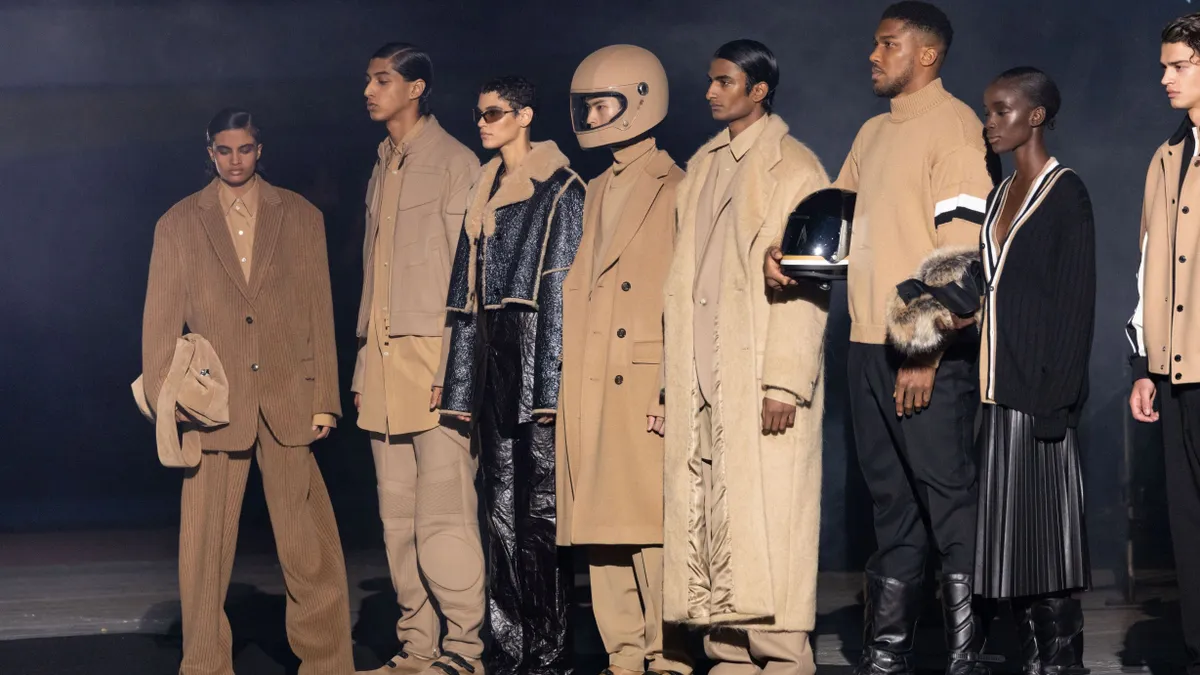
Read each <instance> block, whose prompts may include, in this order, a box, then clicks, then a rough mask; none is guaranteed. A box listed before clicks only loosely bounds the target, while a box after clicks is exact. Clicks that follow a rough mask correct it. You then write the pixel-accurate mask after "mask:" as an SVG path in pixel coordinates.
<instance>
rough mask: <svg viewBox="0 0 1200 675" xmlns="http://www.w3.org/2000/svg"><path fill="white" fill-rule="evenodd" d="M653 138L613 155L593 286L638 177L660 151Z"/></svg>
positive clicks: (603, 200) (595, 252) (602, 204)
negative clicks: (657, 151)
mask: <svg viewBox="0 0 1200 675" xmlns="http://www.w3.org/2000/svg"><path fill="white" fill-rule="evenodd" d="M657 149H658V148H657V146H656V145H655V143H654V139H653V138H647V139H645V140H642V141H640V142H638V143H635V144H633V145H630V146H629V147H625V148H621V149H620V150H617V151H616V152H614V153H613V167H612V169H613V175H612V178H610V179H609V180H608V186H607V187H606V188H605V190H604V195H603V196H602V197H601V199H600V227H598V228H597V229H596V243H595V246H594V248H593V249H592V253H593V255H594V258H593V260H592V283H593V285H594V284H595V282H596V279H597V278H598V277H599V276H600V274H601V273H602V272H603V271H604V270H602V269H600V266H601V265H603V264H604V257H605V256H606V255H607V254H608V244H609V242H611V241H612V237H613V233H615V232H616V231H617V226H618V225H619V224H620V222H621V214H622V213H623V212H624V210H625V202H627V201H629V195H630V194H631V193H632V192H633V186H634V185H636V184H637V179H638V176H639V175H641V173H642V170H643V169H644V168H645V166H646V164H647V163H648V162H649V161H650V159H651V158H652V157H654V150H657Z"/></svg>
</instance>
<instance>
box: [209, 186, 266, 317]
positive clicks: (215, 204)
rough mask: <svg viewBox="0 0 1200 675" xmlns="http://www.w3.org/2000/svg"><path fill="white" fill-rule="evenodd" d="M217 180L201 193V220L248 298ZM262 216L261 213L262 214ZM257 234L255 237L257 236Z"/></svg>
mask: <svg viewBox="0 0 1200 675" xmlns="http://www.w3.org/2000/svg"><path fill="white" fill-rule="evenodd" d="M217 180H219V179H215V180H213V182H212V183H209V185H208V187H206V188H204V190H203V191H202V192H201V193H200V199H199V202H198V206H199V207H200V221H201V222H202V223H204V232H205V234H207V235H208V240H209V243H211V244H212V247H213V251H215V252H216V254H217V259H218V260H220V261H221V266H222V267H224V268H225V272H226V274H228V275H229V278H230V279H231V280H232V281H233V283H234V284H235V285H236V286H237V287H238V290H239V291H241V293H242V295H244V296H246V299H249V298H250V290H249V288H248V287H247V285H246V276H245V275H244V274H243V273H242V267H241V265H239V264H238V257H237V251H236V250H234V248H233V237H231V236H230V235H229V226H228V225H227V224H226V223H225V214H223V213H221V200H220V199H218V198H217ZM260 216H261V214H260ZM257 236H258V235H257V234H256V235H255V237H256V238H257Z"/></svg>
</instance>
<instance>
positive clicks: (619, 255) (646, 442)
mask: <svg viewBox="0 0 1200 675" xmlns="http://www.w3.org/2000/svg"><path fill="white" fill-rule="evenodd" d="M651 152H653V153H654V155H653V156H652V157H651V158H650V159H649V161H648V163H647V164H646V165H645V166H644V167H641V168H639V169H637V170H638V171H639V172H640V175H638V176H637V178H636V182H634V183H633V187H632V191H631V192H630V195H629V198H628V200H627V201H626V202H625V205H624V208H623V209H622V210H621V217H620V220H619V222H618V224H617V226H616V229H615V231H614V234H613V241H612V242H611V243H610V244H609V245H608V246H607V247H606V248H605V251H604V257H603V258H602V261H601V263H600V268H599V270H595V269H593V268H594V260H595V251H594V246H595V236H594V230H595V229H596V228H599V227H600V226H601V225H600V207H601V201H603V198H604V195H605V194H606V192H607V188H608V184H609V181H610V180H612V178H613V170H612V168H611V167H610V168H609V169H608V170H606V171H605V172H604V173H602V174H600V175H599V176H598V177H596V179H595V180H593V181H592V182H591V183H590V184H589V185H588V191H587V199H586V201H585V202H584V209H583V222H584V233H583V239H582V242H581V244H580V246H579V253H578V254H577V255H576V256H575V264H574V265H572V266H571V271H570V272H569V273H568V274H567V278H566V281H565V283H564V288H563V371H562V385H561V389H560V391H559V399H558V402H559V415H558V425H557V427H558V428H557V440H556V442H555V454H556V457H557V459H556V463H555V466H556V470H557V485H558V489H557V492H558V497H557V504H558V543H559V545H560V546H570V545H572V544H630V545H633V544H640V545H646V544H661V543H662V472H663V468H662V466H663V465H662V461H663V440H662V438H661V437H659V436H658V435H657V434H654V433H647V432H646V416H647V415H649V414H654V415H661V414H662V412H661V405H660V402H659V389H660V387H661V386H662V385H661V381H660V377H661V374H660V372H659V371H660V367H661V361H662V349H663V322H662V299H663V295H662V288H663V280H664V279H665V278H666V275H667V267H668V266H669V264H670V260H671V251H672V240H673V238H674V236H675V189H676V186H677V185H678V184H679V182H680V181H681V180H683V171H681V170H680V169H679V167H677V166H675V162H674V161H673V160H672V159H671V156H670V155H668V154H667V153H666V152H665V151H663V150H657V149H656V150H653V151H651ZM626 170H627V171H633V170H634V169H633V168H630V169H626Z"/></svg>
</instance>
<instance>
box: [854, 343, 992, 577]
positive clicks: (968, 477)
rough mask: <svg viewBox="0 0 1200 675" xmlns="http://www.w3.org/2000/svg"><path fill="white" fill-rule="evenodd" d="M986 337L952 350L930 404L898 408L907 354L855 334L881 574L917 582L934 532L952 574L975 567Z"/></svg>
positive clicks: (871, 565) (857, 390) (857, 429)
mask: <svg viewBox="0 0 1200 675" xmlns="http://www.w3.org/2000/svg"><path fill="white" fill-rule="evenodd" d="M978 348H979V346H978V342H975V341H973V340H963V341H962V342H961V343H960V344H957V345H955V346H953V347H951V349H950V350H949V351H948V352H947V353H946V355H945V357H944V358H943V359H942V362H941V365H940V367H939V368H938V371H937V377H936V380H935V381H934V387H933V396H932V398H931V400H930V404H929V407H928V408H926V409H925V410H923V411H921V412H919V413H916V414H914V415H912V416H911V417H897V416H896V404H895V400H894V399H893V396H892V394H893V392H894V390H895V387H896V372H897V370H898V369H899V367H900V364H901V363H902V361H903V359H902V357H901V356H900V355H899V354H897V353H896V352H895V351H894V350H892V349H890V348H888V347H886V346H884V345H872V344H862V343H855V342H852V343H851V344H850V351H849V354H848V357H847V359H848V363H849V368H848V371H849V373H848V374H849V388H850V411H851V416H852V418H853V424H854V444H855V446H856V447H857V449H858V463H859V466H860V468H861V469H862V473H863V478H864V479H865V481H866V483H867V487H868V489H869V490H870V492H871V498H872V501H873V502H874V522H875V539H876V543H877V544H878V546H879V548H878V550H877V551H876V553H875V554H874V555H873V556H872V557H871V560H870V561H868V563H867V569H868V570H869V571H870V572H871V573H873V574H876V575H879V576H883V577H889V578H892V579H897V580H899V581H903V582H905V583H909V584H921V583H922V581H923V580H924V578H925V564H926V557H927V554H928V551H929V539H930V536H929V535H930V534H932V539H933V545H934V547H935V548H936V550H937V551H938V553H939V554H940V557H941V563H942V565H941V568H942V572H943V573H947V574H973V573H974V571H975V567H974V565H975V508H976V507H975V502H976V471H975V462H974V459H973V457H974V448H973V445H974V436H975V412H976V410H977V409H978V407H979V379H978V370H977V366H976V358H975V355H976V354H977V353H978Z"/></svg>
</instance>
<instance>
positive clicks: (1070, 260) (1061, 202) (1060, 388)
mask: <svg viewBox="0 0 1200 675" xmlns="http://www.w3.org/2000/svg"><path fill="white" fill-rule="evenodd" d="M1056 171H1059V172H1061V175H1058V176H1057V180H1056V181H1055V182H1054V183H1053V185H1052V186H1051V187H1049V190H1048V192H1046V194H1045V195H1044V197H1042V199H1041V203H1040V204H1039V205H1038V206H1037V207H1036V208H1035V209H1034V210H1033V211H1032V212H1031V213H1030V215H1029V216H1028V218H1027V219H1026V220H1025V221H1024V223H1023V224H1022V225H1021V227H1020V229H1019V230H1018V231H1015V232H1012V233H1010V234H1009V241H1008V243H1007V244H1006V246H1007V248H1008V250H1007V253H1006V254H1005V257H1004V262H1003V274H1002V275H1001V276H1000V278H999V280H998V281H997V282H995V288H996V290H995V314H994V316H995V324H994V325H992V326H989V327H988V329H989V330H990V331H991V332H992V333H993V334H994V340H995V343H996V348H995V362H994V364H993V372H994V375H993V377H994V378H995V396H994V400H995V402H996V403H999V404H1001V405H1004V406H1007V407H1009V408H1013V409H1015V410H1019V411H1021V412H1024V413H1026V414H1029V415H1032V416H1033V417H1034V418H1035V420H1034V433H1036V434H1037V435H1038V437H1039V438H1042V439H1046V440H1057V439H1061V438H1062V437H1063V434H1064V433H1065V432H1066V429H1067V427H1075V426H1078V423H1079V413H1080V409H1081V408H1082V407H1083V403H1084V401H1085V400H1086V399H1087V373H1088V359H1089V357H1090V355H1091V348H1092V331H1093V325H1094V323H1095V304H1096V302H1095V296H1096V253H1095V228H1094V226H1093V223H1092V204H1091V201H1090V199H1089V198H1088V193H1087V188H1085V187H1084V185H1083V181H1082V180H1080V179H1079V176H1078V175H1076V174H1075V173H1074V172H1072V171H1069V170H1064V169H1061V168H1060V169H1056ZM1005 185H1007V183H1005V184H1002V185H1001V188H1003V187H1004V186H1005ZM1036 187H1037V185H1036V182H1035V186H1034V188H1035V189H1036ZM1001 188H998V189H997V190H996V191H995V192H994V193H993V194H992V195H991V196H990V197H989V198H988V204H989V212H990V211H992V210H993V209H995V208H998V202H999V200H1000V198H1001V195H1002V192H1001ZM1023 197H1024V196H1023V195H1013V196H1011V197H1010V199H1022V198H1023ZM989 222H990V219H989ZM983 236H985V237H989V236H991V233H990V232H989V231H986V230H985V231H984V235H983ZM985 257H986V256H985ZM991 276H992V277H994V276H996V275H995V274H992V275H991ZM989 316H991V312H989ZM986 341H987V338H986V337H985V341H984V342H985V344H986ZM987 359H988V353H987V349H986V348H985V350H984V354H983V355H982V357H981V368H982V369H983V372H984V373H986V372H987V370H988V364H987ZM984 379H985V382H984V387H985V392H986V386H987V385H986V375H985V376H984Z"/></svg>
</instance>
